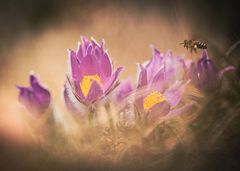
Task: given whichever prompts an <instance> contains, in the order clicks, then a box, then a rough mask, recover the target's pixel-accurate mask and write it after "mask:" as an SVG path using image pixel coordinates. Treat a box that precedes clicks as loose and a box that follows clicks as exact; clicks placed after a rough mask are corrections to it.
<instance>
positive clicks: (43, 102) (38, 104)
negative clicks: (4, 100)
mask: <svg viewBox="0 0 240 171" xmlns="http://www.w3.org/2000/svg"><path fill="white" fill-rule="evenodd" d="M29 82H30V87H22V86H17V88H18V89H19V91H20V92H19V101H20V103H22V104H23V105H24V106H25V107H26V108H27V109H28V110H29V111H30V112H33V113H37V114H43V113H44V112H45V111H46V110H47V109H48V108H49V105H50V102H51V95H50V92H49V91H48V90H47V89H46V88H44V87H43V86H42V85H41V84H40V83H39V81H38V79H37V77H36V76H34V75H33V74H31V75H30V77H29Z"/></svg>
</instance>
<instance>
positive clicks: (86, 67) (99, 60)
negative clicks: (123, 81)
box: [65, 37, 123, 106]
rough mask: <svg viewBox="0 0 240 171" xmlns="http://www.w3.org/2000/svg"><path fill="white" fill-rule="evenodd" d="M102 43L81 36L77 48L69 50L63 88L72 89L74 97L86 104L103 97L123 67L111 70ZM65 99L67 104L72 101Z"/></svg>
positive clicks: (113, 86)
mask: <svg viewBox="0 0 240 171" xmlns="http://www.w3.org/2000/svg"><path fill="white" fill-rule="evenodd" d="M103 44H104V43H103V41H102V42H101V44H100V45H99V44H98V43H97V42H96V41H95V40H93V39H92V40H91V41H89V40H87V39H86V38H85V37H82V42H81V43H79V48H78V50H77V51H76V52H74V51H73V50H69V57H70V65H71V74H70V76H68V83H69V84H67V85H66V86H65V89H66V88H67V89H66V91H69V90H70V91H72V94H74V97H75V98H76V99H77V100H78V101H79V102H80V103H82V104H85V105H87V106H89V105H91V104H93V103H94V102H96V101H97V100H99V99H101V98H103V97H104V96H105V95H107V94H108V93H109V92H110V91H111V90H113V89H114V88H115V87H116V86H117V84H118V81H117V80H118V75H119V73H120V72H121V71H122V69H123V68H122V67H119V68H117V69H116V71H115V72H113V71H112V70H113V66H112V63H111V61H110V59H109V56H108V54H107V52H106V51H105V50H104V47H103ZM69 86H70V88H69ZM67 94H69V93H66V95H67ZM65 101H66V103H67V104H69V103H72V102H71V99H70V98H67V97H66V96H65Z"/></svg>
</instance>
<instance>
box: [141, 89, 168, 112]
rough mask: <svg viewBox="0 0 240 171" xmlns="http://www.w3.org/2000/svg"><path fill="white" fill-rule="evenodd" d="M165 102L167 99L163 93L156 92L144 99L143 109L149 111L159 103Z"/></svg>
mask: <svg viewBox="0 0 240 171" xmlns="http://www.w3.org/2000/svg"><path fill="white" fill-rule="evenodd" d="M165 100H166V98H165V96H164V95H163V94H162V93H159V92H157V91H154V92H152V93H151V94H149V95H148V96H147V97H145V98H144V99H143V108H144V110H148V109H150V108H152V107H153V106H154V105H156V104H157V103H160V102H163V101H165Z"/></svg>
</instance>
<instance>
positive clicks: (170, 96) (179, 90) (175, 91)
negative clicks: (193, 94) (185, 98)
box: [164, 82, 188, 108]
mask: <svg viewBox="0 0 240 171" xmlns="http://www.w3.org/2000/svg"><path fill="white" fill-rule="evenodd" d="M187 84H188V82H187V83H184V84H182V83H176V84H175V85H172V86H171V87H169V88H168V89H167V90H166V91H165V92H164V96H165V97H166V100H167V101H168V102H169V103H170V105H171V108H173V107H175V106H177V105H178V103H179V102H180V101H181V99H182V95H183V93H184V90H185V87H186V85H187Z"/></svg>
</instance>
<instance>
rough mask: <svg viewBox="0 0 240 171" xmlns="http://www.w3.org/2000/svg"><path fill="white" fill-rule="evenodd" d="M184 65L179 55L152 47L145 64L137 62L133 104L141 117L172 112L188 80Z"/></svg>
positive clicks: (153, 117) (154, 118) (153, 118)
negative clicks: (164, 52) (185, 77)
mask: <svg viewBox="0 0 240 171" xmlns="http://www.w3.org/2000/svg"><path fill="white" fill-rule="evenodd" d="M185 67H186V66H185V61H184V59H183V58H182V57H176V58H174V57H173V55H172V52H171V51H168V52H167V53H166V54H165V55H164V56H162V55H161V54H160V52H159V51H158V50H156V49H154V52H153V56H152V58H151V59H150V61H149V62H148V63H147V64H146V65H145V66H143V65H142V64H140V73H139V79H138V88H137V92H136V107H137V110H138V112H139V113H140V115H141V117H143V118H144V119H145V120H147V121H149V120H151V121H156V120H158V119H159V117H161V116H166V115H168V114H169V113H171V115H174V111H175V108H176V106H177V105H178V104H179V103H180V101H181V99H182V95H183V93H184V90H185V87H186V85H187V84H188V82H189V81H187V80H185V79H184V74H185ZM178 113H179V110H178Z"/></svg>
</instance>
